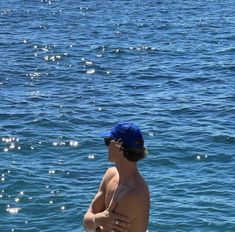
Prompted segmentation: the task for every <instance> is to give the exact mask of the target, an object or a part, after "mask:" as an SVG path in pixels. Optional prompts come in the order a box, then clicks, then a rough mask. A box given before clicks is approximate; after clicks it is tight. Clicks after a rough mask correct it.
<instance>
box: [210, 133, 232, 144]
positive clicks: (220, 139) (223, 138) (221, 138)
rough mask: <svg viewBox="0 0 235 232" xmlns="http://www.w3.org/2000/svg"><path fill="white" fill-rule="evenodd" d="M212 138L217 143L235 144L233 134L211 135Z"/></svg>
mask: <svg viewBox="0 0 235 232" xmlns="http://www.w3.org/2000/svg"><path fill="white" fill-rule="evenodd" d="M211 140H212V141H213V142H217V143H228V144H235V137H234V136H231V135H215V136H211Z"/></svg>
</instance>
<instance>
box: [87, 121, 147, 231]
mask: <svg viewBox="0 0 235 232" xmlns="http://www.w3.org/2000/svg"><path fill="white" fill-rule="evenodd" d="M101 136H103V137H104V140H105V144H106V145H107V146H108V159H109V161H110V162H113V163H115V167H112V168H109V169H108V170H107V171H106V173H105V174H104V176H103V179H102V181H101V184H100V187H99V190H98V192H97V194H96V196H95V197H94V199H93V201H92V202H91V205H90V207H89V209H88V210H87V212H86V214H85V216H84V220H83V225H84V228H85V230H86V231H87V232H94V231H96V232H98V231H100V232H121V231H128V232H146V230H147V227H148V221H149V208H150V197H149V190H148V186H147V184H146V182H145V181H144V178H143V177H142V176H141V174H140V173H139V171H138V167H137V161H138V160H140V159H143V158H144V157H145V156H146V153H147V152H146V149H145V147H144V140H143V136H142V133H141V131H140V129H139V127H138V126H136V125H135V124H133V123H127V122H121V123H118V124H117V125H116V126H115V127H114V128H113V129H112V130H111V131H110V132H104V133H102V134H101Z"/></svg>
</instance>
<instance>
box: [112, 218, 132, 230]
mask: <svg viewBox="0 0 235 232" xmlns="http://www.w3.org/2000/svg"><path fill="white" fill-rule="evenodd" d="M129 227H130V225H129V223H126V222H122V221H118V220H117V221H116V223H115V225H114V227H113V228H114V229H115V230H116V231H128V228H129Z"/></svg>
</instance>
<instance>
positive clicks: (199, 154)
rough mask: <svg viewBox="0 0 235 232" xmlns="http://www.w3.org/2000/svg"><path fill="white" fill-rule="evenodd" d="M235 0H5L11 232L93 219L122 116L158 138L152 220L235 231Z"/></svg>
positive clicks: (4, 227)
mask: <svg viewBox="0 0 235 232" xmlns="http://www.w3.org/2000/svg"><path fill="white" fill-rule="evenodd" d="M234 6H235V5H234V1H233V0H224V1H221V0H214V1H212V0H203V1H202V0H196V1H192V0H188V1H183V0H178V1H176V0H175V1H174V0H172V1H168V0H158V1H138V0H133V1H102V0H100V1H91V0H88V1H75V0H63V1H59V0H31V1H27V0H21V1H18V0H9V1H5V0H1V1H0V100H1V103H0V232H8V231H15V232H16V231H17V232H18V231H19V232H20V231H24V232H26V231H30V232H37V231H43V232H55V231H66V232H67V231H72V232H75V231H78V232H79V231H83V228H82V218H83V215H84V213H85V212H86V209H87V207H88V205H89V204H90V201H91V199H92V198H93V196H94V194H95V192H96V190H97V188H98V186H99V182H100V179H101V178H102V175H103V173H104V172H105V170H106V168H108V167H110V166H111V164H109V163H108V162H107V151H106V148H105V146H104V145H103V141H102V139H100V138H99V137H97V135H96V133H97V132H99V131H103V130H106V129H109V128H111V127H112V126H113V125H114V124H115V123H116V122H118V121H120V120H126V121H134V122H135V123H137V124H139V126H140V127H141V129H142V131H143V134H144V137H145V144H146V146H147V147H148V149H149V156H148V157H147V158H146V159H145V160H143V161H141V162H140V163H139V167H140V170H141V172H142V174H143V176H144V177H145V178H146V181H147V182H148V184H149V188H150V192H151V214H150V223H149V231H151V232H165V231H168V232H181V231H182V232H187V231H190V232H192V231H193V232H194V231H195V232H201V231H205V232H207V231H213V232H217V231H218V232H233V231H235V206H234V202H235V158H234V155H235V124H234V121H235V91H234V90H235V7H234Z"/></svg>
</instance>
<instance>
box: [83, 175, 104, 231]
mask: <svg viewBox="0 0 235 232" xmlns="http://www.w3.org/2000/svg"><path fill="white" fill-rule="evenodd" d="M106 173H107V172H106ZM106 173H105V175H106ZM105 175H104V177H103V179H102V181H101V183H100V187H99V190H98V192H97V194H96V195H95V197H94V199H93V200H92V202H91V205H90V206H89V208H88V210H87V212H86V214H85V216H84V219H83V225H84V228H85V230H86V231H88V232H89V231H94V230H95V229H96V228H98V227H99V225H97V223H96V220H95V214H97V213H100V212H103V211H104V210H105V183H104V181H105V180H104V179H105Z"/></svg>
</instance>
